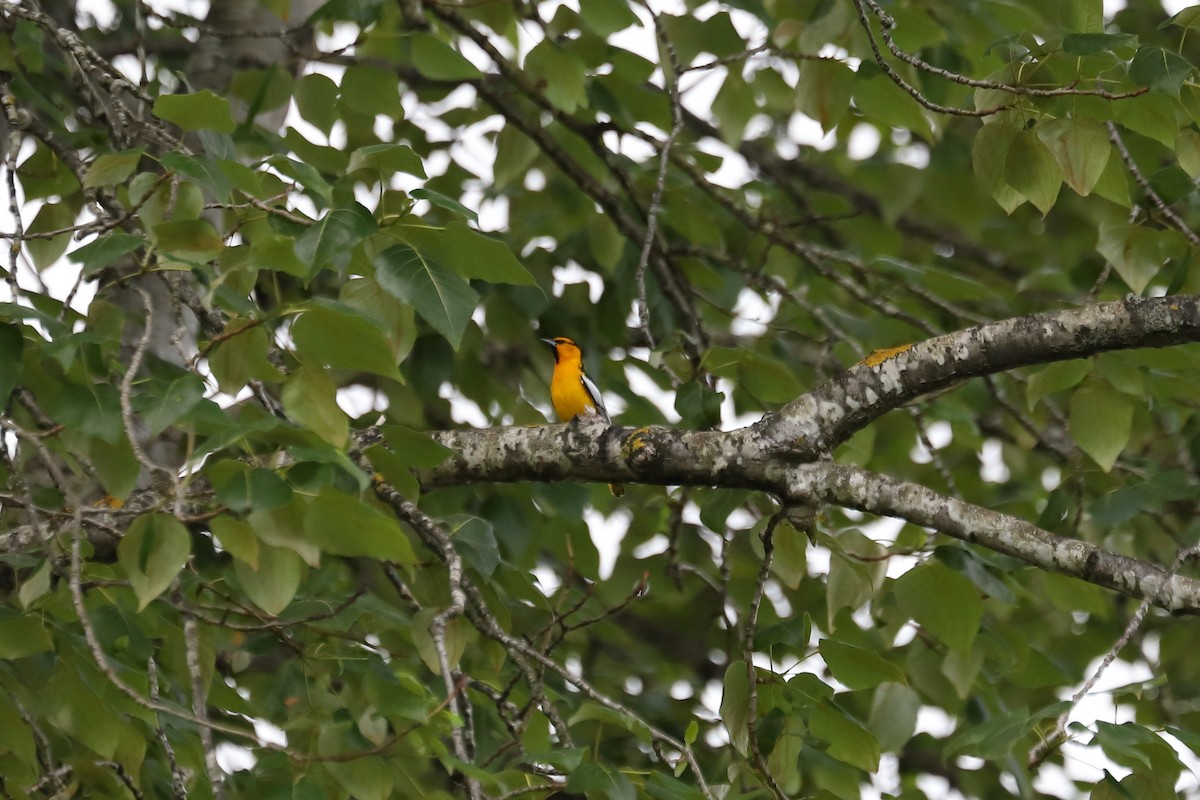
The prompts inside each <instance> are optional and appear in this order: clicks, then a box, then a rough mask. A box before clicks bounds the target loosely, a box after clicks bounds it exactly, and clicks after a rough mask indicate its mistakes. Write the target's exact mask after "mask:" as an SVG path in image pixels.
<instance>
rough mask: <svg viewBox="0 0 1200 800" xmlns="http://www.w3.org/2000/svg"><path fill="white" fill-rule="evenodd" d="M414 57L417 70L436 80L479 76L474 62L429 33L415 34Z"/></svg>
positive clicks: (465, 79) (463, 79)
mask: <svg viewBox="0 0 1200 800" xmlns="http://www.w3.org/2000/svg"><path fill="white" fill-rule="evenodd" d="M412 58H413V64H414V65H415V66H416V68H417V71H418V72H420V73H421V74H422V75H424V76H425V77H427V78H432V79H434V80H435V81H469V80H474V79H475V78H478V77H479V70H478V69H476V68H475V65H474V64H472V63H471V62H470V61H468V60H467V59H465V58H463V57H462V55H461V54H460V53H459V52H458V51H457V50H455V49H453V48H452V47H450V45H448V44H446V43H445V42H443V41H442V40H441V39H438V38H436V37H434V36H431V35H430V34H428V33H417V34H414V35H413V37H412Z"/></svg>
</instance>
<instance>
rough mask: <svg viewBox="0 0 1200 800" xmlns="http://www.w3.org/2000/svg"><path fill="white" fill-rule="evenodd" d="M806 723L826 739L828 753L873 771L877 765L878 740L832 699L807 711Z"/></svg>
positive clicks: (816, 733) (819, 737)
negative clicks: (835, 704)
mask: <svg viewBox="0 0 1200 800" xmlns="http://www.w3.org/2000/svg"><path fill="white" fill-rule="evenodd" d="M808 727H809V729H810V730H811V731H812V733H813V735H814V736H816V737H817V738H818V739H823V740H824V741H826V742H829V750H828V753H829V755H830V756H832V757H833V758H836V759H837V760H838V761H842V762H845V763H847V764H850V765H851V766H855V767H858V768H859V769H862V770H866V771H867V772H874V771H875V770H876V769H878V768H879V742H878V741H877V740H876V739H875V737H874V736H873V735H872V734H871V733H870V732H869V731H867V730H864V729H863V727H862V726H861V725H859V724H858V723H857V722H855V721H853V720H852V719H850V718H849V717H848V716H847V715H846V714H845V713H844V712H843V711H842V710H841V709H839V708H837V707H836V706H834V705H833V704H832V703H828V702H826V703H821V704H820V705H818V706H816V707H815V708H814V709H813V710H812V713H811V714H810V715H809V719H808Z"/></svg>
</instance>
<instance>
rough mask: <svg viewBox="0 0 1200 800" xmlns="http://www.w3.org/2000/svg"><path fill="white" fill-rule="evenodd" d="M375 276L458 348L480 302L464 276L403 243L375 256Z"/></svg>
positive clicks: (387, 289)
mask: <svg viewBox="0 0 1200 800" xmlns="http://www.w3.org/2000/svg"><path fill="white" fill-rule="evenodd" d="M375 280H376V281H378V283H379V285H380V286H381V287H383V289H384V291H386V292H388V293H389V294H391V295H392V296H393V297H396V298H398V299H400V300H402V301H404V302H406V303H410V304H411V305H412V306H413V308H414V309H416V312H417V313H418V314H420V315H421V318H422V319H424V320H425V321H426V322H428V323H429V324H430V326H432V327H433V329H434V330H436V331H437V332H438V333H440V334H442V336H444V337H446V339H447V340H448V341H449V342H450V344H451V346H453V347H454V349H455V350H457V349H458V345H459V342H461V341H462V335H463V332H464V331H466V329H467V323H468V322H470V321H471V314H473V313H474V312H475V307H476V306H477V305H478V303H479V295H478V294H477V293H476V292H475V290H474V289H472V288H471V287H470V286H469V285H468V284H467V282H466V281H465V280H463V279H462V278H460V277H459V276H458V275H456V274H455V273H453V272H451V271H450V270H449V269H447V268H446V267H445V266H443V265H442V264H441V263H439V262H437V261H434V260H433V259H431V258H428V257H426V256H423V255H422V254H421V253H418V252H417V251H416V250H414V249H412V248H411V247H407V246H405V245H396V246H394V247H389V248H388V249H387V250H384V251H383V252H382V253H380V254H379V255H378V256H376V258H375Z"/></svg>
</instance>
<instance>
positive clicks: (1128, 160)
mask: <svg viewBox="0 0 1200 800" xmlns="http://www.w3.org/2000/svg"><path fill="white" fill-rule="evenodd" d="M1104 125H1105V127H1106V128H1108V138H1109V139H1110V140H1111V141H1112V143H1113V146H1115V147H1116V148H1117V152H1118V153H1120V154H1121V160H1122V161H1123V162H1124V163H1125V169H1127V170H1129V174H1130V175H1132V176H1133V179H1134V180H1135V181H1137V185H1138V186H1140V187H1141V189H1142V191H1143V192H1144V193H1145V195H1146V197H1147V198H1148V199H1149V200H1150V202H1151V203H1152V204H1153V205H1154V207H1155V208H1157V209H1158V211H1159V213H1161V214H1162V215H1163V216H1164V217H1166V219H1167V221H1168V222H1170V223H1171V227H1173V228H1174V229H1175V230H1177V231H1179V232H1180V233H1182V234H1183V235H1184V236H1185V237H1187V240H1188V242H1189V243H1191V245H1192V247H1200V236H1197V235H1196V232H1195V231H1193V230H1192V229H1191V228H1189V227H1188V224H1187V223H1186V222H1184V221H1183V218H1182V217H1180V216H1179V215H1178V214H1176V213H1175V212H1174V211H1173V210H1171V207H1170V206H1169V205H1167V203H1166V201H1165V200H1163V199H1162V196H1161V195H1159V193H1158V192H1156V191H1155V190H1154V187H1153V186H1151V185H1150V181H1148V180H1147V179H1146V176H1145V175H1143V174H1142V171H1141V169H1139V168H1138V165H1137V161H1135V160H1134V158H1133V155H1132V154H1131V153H1130V152H1129V148H1128V147H1126V146H1125V140H1124V139H1122V138H1121V134H1120V132H1119V131H1118V130H1117V126H1116V124H1115V123H1113V122H1112V121H1111V120H1110V121H1109V122H1106V123H1104Z"/></svg>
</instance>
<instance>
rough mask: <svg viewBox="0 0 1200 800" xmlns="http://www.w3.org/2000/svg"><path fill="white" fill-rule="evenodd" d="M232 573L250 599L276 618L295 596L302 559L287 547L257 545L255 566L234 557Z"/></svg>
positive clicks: (301, 568)
mask: <svg viewBox="0 0 1200 800" xmlns="http://www.w3.org/2000/svg"><path fill="white" fill-rule="evenodd" d="M233 572H234V575H236V576H237V579H238V583H240V584H241V585H242V590H243V591H245V592H246V595H247V596H248V597H249V598H250V600H251V602H253V603H254V605H256V606H258V607H259V608H261V609H262V610H263V611H265V612H267V613H268V614H270V615H271V616H273V617H277V616H279V615H280V614H281V613H282V612H283V610H284V609H285V608H287V607H288V604H289V603H291V602H292V598H294V597H295V596H296V590H297V589H298V588H299V587H300V579H301V578H302V577H304V562H303V561H301V560H300V556H298V555H296V552H295V551H294V550H292V549H290V548H286V547H273V546H271V545H269V544H259V545H258V569H257V570H256V569H254V568H252V567H251V566H250V565H249V564H247V563H246V562H245V561H244V560H242V559H236V560H235V561H234V562H233Z"/></svg>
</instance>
